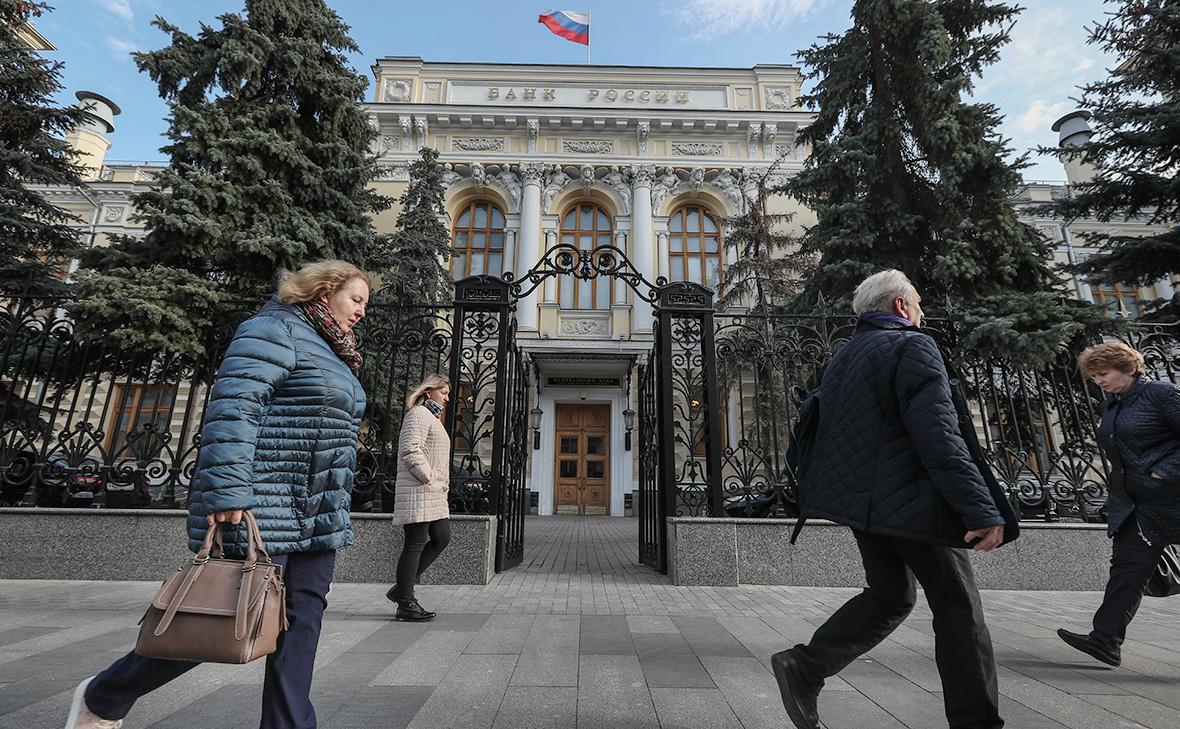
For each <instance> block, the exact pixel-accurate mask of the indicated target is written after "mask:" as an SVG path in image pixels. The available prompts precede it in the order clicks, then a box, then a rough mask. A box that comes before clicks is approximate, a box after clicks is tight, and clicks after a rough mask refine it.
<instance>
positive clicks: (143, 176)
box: [131, 167, 160, 182]
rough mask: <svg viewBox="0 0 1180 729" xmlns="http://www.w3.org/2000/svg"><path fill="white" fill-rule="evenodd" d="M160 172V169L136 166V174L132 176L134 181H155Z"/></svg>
mask: <svg viewBox="0 0 1180 729" xmlns="http://www.w3.org/2000/svg"><path fill="white" fill-rule="evenodd" d="M158 174H160V171H159V170H152V169H148V168H147V167H136V168H135V174H134V175H132V176H131V180H132V181H133V182H153V181H155V179H156V175H158Z"/></svg>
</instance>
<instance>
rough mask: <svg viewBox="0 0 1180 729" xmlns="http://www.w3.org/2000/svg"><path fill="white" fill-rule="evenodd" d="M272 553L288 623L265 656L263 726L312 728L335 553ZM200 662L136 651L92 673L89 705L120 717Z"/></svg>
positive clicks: (108, 716)
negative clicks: (319, 652) (319, 649)
mask: <svg viewBox="0 0 1180 729" xmlns="http://www.w3.org/2000/svg"><path fill="white" fill-rule="evenodd" d="M272 559H273V560H274V561H275V562H277V563H279V564H282V565H283V580H284V582H285V583H286V585H287V620H288V622H289V627H288V628H287V630H285V631H283V632H282V633H280V634H279V642H278V648H277V649H276V650H275V652H274V653H271V654H270V655H269V656H267V657H266V677H265V678H264V679H263V683H262V722H261V723H260V724H259V727H260V728H261V729H314V727H315V725H316V718H315V708H314V707H312V705H311V675H312V669H313V667H314V666H315V654H316V648H317V647H318V646H319V643H320V626H321V624H322V622H323V616H324V609H325V608H326V607H327V606H328V600H327V595H328V588H329V587H331V585H332V570H333V568H334V567H335V564H336V553H335V552H332V551H329V552H295V553H292V554H280V555H275V556H274V557H273V558H272ZM199 665H201V664H199V663H193V662H192V661H170V660H165V659H163V658H144V657H143V656H141V655H139V654H138V653H136V652H134V651H132V652H131V653H128V654H127V655H125V656H123V657H122V658H120V659H119V660H117V661H115V662H114V663H112V664H111V665H110V667H109V668H107V669H106V670H105V671H103V672H102V673H100V674H98V675H97V676H95V677H94V680H93V681H91V682H90V685H89V686H87V687H86V705H87V706H89V707H90V710H91V711H93V712H94V713H95V714H97V715H99V716H100V717H102V718H104V719H122V718H123V717H125V716H127V713H128V712H129V711H131V707H132V706H133V705H134V704H135V702H136V700H137V699H139V698H140V697H141V696H144V695H146V694H149V693H151V692H152V691H155V690H156V689H158V688H160V687H161V686H163V685H164V684H166V683H168V682H169V681H171V680H172V679H174V678H177V677H178V676H180V675H181V674H184V673H187V672H188V671H191V670H192V669H194V668H196V667H197V666H199Z"/></svg>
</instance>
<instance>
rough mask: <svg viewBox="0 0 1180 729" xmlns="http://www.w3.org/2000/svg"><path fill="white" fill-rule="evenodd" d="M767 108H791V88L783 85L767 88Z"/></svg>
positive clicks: (777, 109) (776, 109) (778, 109)
mask: <svg viewBox="0 0 1180 729" xmlns="http://www.w3.org/2000/svg"><path fill="white" fill-rule="evenodd" d="M765 98H766V108H767V109H771V110H775V111H781V110H783V109H790V108H791V90H790V89H788V88H785V87H781V86H775V87H770V88H767V89H766V96H765Z"/></svg>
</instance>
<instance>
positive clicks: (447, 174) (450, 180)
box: [442, 162, 463, 189]
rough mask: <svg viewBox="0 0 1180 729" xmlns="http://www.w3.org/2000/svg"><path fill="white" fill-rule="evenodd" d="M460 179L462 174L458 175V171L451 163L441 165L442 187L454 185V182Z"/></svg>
mask: <svg viewBox="0 0 1180 729" xmlns="http://www.w3.org/2000/svg"><path fill="white" fill-rule="evenodd" d="M462 179H463V175H460V174H459V173H458V172H456V171H455V166H454V165H453V164H451V163H450V162H448V163H446V164H445V165H443V173H442V183H443V189H447V188H449V187H450V186H451V185H454V184H455V183H456V182H458V181H459V180H462Z"/></svg>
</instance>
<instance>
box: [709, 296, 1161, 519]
mask: <svg viewBox="0 0 1180 729" xmlns="http://www.w3.org/2000/svg"><path fill="white" fill-rule="evenodd" d="M715 320H716V328H715V336H716V348H717V372H718V388H719V390H720V391H721V395H722V398H723V401H724V402H725V403H726V406H725V410H724V412H723V413H722V418H723V421H724V423H723V431H724V443H723V445H722V450H721V453H722V459H723V470H722V479H721V485H720V488H721V491H722V497H723V500H724V503H725V512H726V513H727V514H729V515H731V516H743V517H767V516H795V515H796V514H797V509H796V500H795V493H794V487H793V481H792V477H791V474H790V473H788V469H787V466H786V463H785V462H784V453H785V450H786V444H787V437H788V433H789V429H790V427H791V426H792V425H793V423H794V421H795V417H796V415H797V406H798V398H797V395H796V394H795V392H796V389H795V388H802V389H803V390H806V389H810V387H812V386H813V385H814V382H815V376H816V374H817V372H818V371H819V369H820V368H821V367H822V366H823V365H824V364H825V363H826V362H827V361H828V360H829V359H830V358H831V357H832V356H833V355H834V354H835V353H836V352H837V351H838V350H839V348H840V347H841V346H842V345H843V344H844V343H845V342H847V341H848V340H849V339H850V338H851V337H852V335H853V333H854V331H855V326H856V320H855V318H853V317H849V316H843V315H836V314H831V313H825V314H820V315H814V316H801V315H753V314H726V313H719V314H716V315H715ZM928 326H929V330H930V332H931V334H932V335H934V336H935V338H936V339H937V340H939V342H940V345H941V346H942V347H943V350H944V356H946V358H947V359H948V361H950V363H951V364H952V366H953V367H954V368H955V370H956V371H957V373H958V375H959V377H960V378H961V383H960V384H961V385H962V387H963V389H964V391H965V392H966V394H967V397H968V402H969V405H970V409H971V416H972V421H973V424H974V427H975V430H976V433H977V435H978V436H979V439H980V443H981V445H982V446H983V448H984V452H985V455H986V457H987V459H988V461H989V463H990V465H991V467H992V469H993V471H994V472H995V474H996V476H997V478H998V479H999V480H1000V482H1001V484H1002V485H1003V486H1004V488H1005V490H1006V491H1007V492H1008V494H1009V498H1010V500H1011V502H1012V505H1013V506H1014V507H1015V508H1016V510H1017V513H1019V514H1020V515H1021V517H1022V518H1024V519H1037V520H1045V521H1058V520H1067V521H1090V522H1097V521H1101V520H1102V519H1103V517H1102V515H1101V514H1100V513H1099V510H1100V509H1101V507H1102V506H1103V504H1105V502H1106V495H1107V492H1106V483H1107V479H1108V477H1109V476H1110V464H1109V463H1108V462H1107V461H1106V459H1105V457H1104V456H1103V455H1102V452H1101V451H1100V449H1099V448H1098V447H1097V443H1096V438H1095V430H1096V428H1097V424H1098V419H1099V406H1100V405H1101V402H1102V399H1103V395H1102V393H1101V391H1100V390H1098V388H1097V387H1095V386H1094V385H1093V384H1092V383H1090V382H1089V381H1088V380H1087V378H1086V377H1085V376H1084V375H1083V374H1082V373H1081V372H1080V371H1079V370H1078V368H1077V366H1076V362H1075V356H1074V353H1073V352H1070V351H1062V352H1061V354H1060V355H1059V357H1058V359H1057V361H1056V362H1054V363H1053V364H1051V365H1050V366H1046V367H1042V368H1030V367H1021V366H1018V365H1015V364H1013V363H1011V362H1009V361H1007V360H1005V359H1004V358H1003V357H992V358H987V359H978V358H970V357H962V356H959V354H958V353H957V352H956V350H955V348H954V343H955V341H956V337H955V333H954V331H953V329H952V327H951V326H950V325H949V323H948V322H946V321H939V320H933V321H931V322H929V324H928ZM1178 328H1180V324H1169V325H1131V326H1130V327H1129V328H1128V329H1127V331H1125V332H1124V333H1123V334H1122V335H1120V337H1119V338H1120V339H1122V340H1123V341H1125V342H1126V343H1127V344H1130V345H1131V346H1133V347H1135V348H1136V349H1139V350H1140V351H1142V352H1143V353H1144V355H1145V358H1146V360H1147V363H1148V370H1149V374H1150V375H1151V376H1153V377H1156V378H1158V379H1164V380H1168V381H1171V382H1178V381H1180V374H1178V373H1180V338H1178V334H1180V331H1178Z"/></svg>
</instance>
